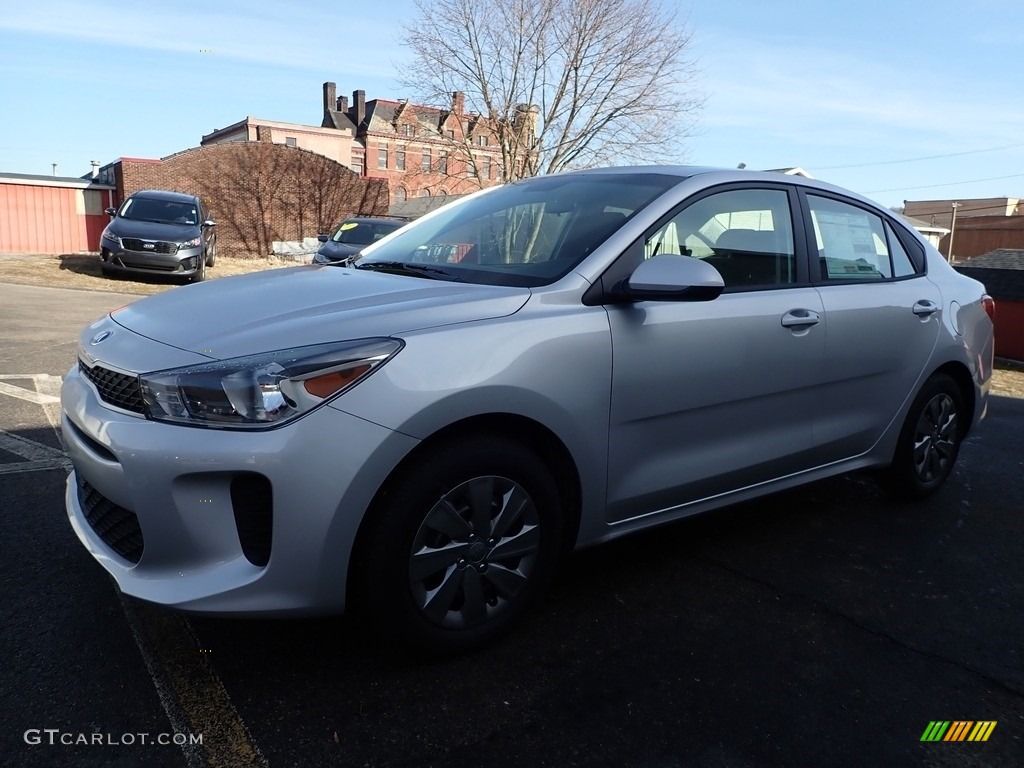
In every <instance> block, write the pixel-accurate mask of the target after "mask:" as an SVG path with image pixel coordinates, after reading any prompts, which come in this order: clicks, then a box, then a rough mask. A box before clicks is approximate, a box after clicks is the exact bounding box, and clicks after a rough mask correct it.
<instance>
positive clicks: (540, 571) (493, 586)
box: [353, 437, 564, 656]
mask: <svg viewBox="0 0 1024 768" xmlns="http://www.w3.org/2000/svg"><path fill="white" fill-rule="evenodd" d="M370 514H371V515H372V518H370V519H368V520H367V526H368V528H367V529H366V531H365V532H364V535H361V537H360V546H359V551H358V552H357V556H356V560H355V566H354V571H355V572H354V573H353V578H354V579H355V585H356V594H355V595H354V596H355V597H356V599H357V603H356V606H357V608H358V609H359V611H360V612H361V613H363V614H364V615H365V616H366V617H367V618H369V619H370V620H371V622H372V623H373V629H375V630H376V631H377V632H378V634H381V635H382V636H383V639H384V640H385V641H387V642H389V643H392V644H398V645H400V646H403V647H405V648H406V649H408V650H412V651H414V652H417V653H425V654H428V655H431V656H450V655H454V654H459V653H465V652H468V651H471V650H475V649H477V648H480V647H482V646H484V645H486V644H487V643H489V642H491V641H493V640H494V639H496V638H497V637H498V636H500V635H501V634H502V633H504V632H505V631H506V630H507V629H508V628H509V626H510V625H511V624H512V623H513V622H515V621H516V620H517V619H518V618H519V617H520V616H521V615H522V614H523V613H524V612H525V611H526V610H527V609H528V608H529V606H530V605H531V604H532V603H534V602H535V600H536V599H537V597H538V596H539V595H540V593H541V592H542V591H543V589H544V588H545V587H546V585H547V583H548V582H549V581H550V578H551V574H552V572H553V571H554V568H555V565H556V562H557V560H558V557H559V554H560V552H561V548H562V538H563V530H564V528H563V515H562V510H561V501H560V496H559V493H558V488H557V486H556V484H555V481H554V478H553V477H552V475H551V472H550V471H549V470H548V468H547V467H546V466H545V465H544V463H543V462H542V461H541V459H540V458H539V457H537V456H536V455H535V454H534V453H533V452H532V451H531V450H530V449H529V448H527V447H526V446H524V445H522V444H520V443H518V442H515V441H512V440H507V439H504V438H495V437H486V438H485V437H469V438H465V439H462V440H459V441H452V442H445V443H443V444H439V445H436V446H433V447H432V450H431V451H430V453H429V454H427V455H424V456H422V457H421V458H420V459H418V460H416V461H414V463H413V464H412V465H411V466H409V467H408V468H406V469H404V470H403V471H402V472H401V474H400V475H399V476H398V477H396V478H393V480H392V481H391V482H389V483H388V484H387V486H386V487H385V490H384V491H382V494H381V497H380V498H379V499H378V501H377V503H375V504H374V506H373V508H372V510H371V512H370ZM485 529H486V530H485Z"/></svg>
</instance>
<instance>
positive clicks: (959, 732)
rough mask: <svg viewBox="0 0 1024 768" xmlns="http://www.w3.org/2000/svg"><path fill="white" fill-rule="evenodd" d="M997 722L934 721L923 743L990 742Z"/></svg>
mask: <svg viewBox="0 0 1024 768" xmlns="http://www.w3.org/2000/svg"><path fill="white" fill-rule="evenodd" d="M997 722H998V721H996V720H978V721H974V720H952V721H950V720H932V721H931V722H930V723H928V727H927V728H925V729H924V733H923V734H921V741H988V737H989V736H991V735H992V731H994V730H995V729H996V723H997Z"/></svg>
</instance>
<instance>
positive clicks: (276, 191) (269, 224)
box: [99, 129, 388, 256]
mask: <svg viewBox="0 0 1024 768" xmlns="http://www.w3.org/2000/svg"><path fill="white" fill-rule="evenodd" d="M258 134H259V135H258V137H257V139H258V140H257V141H255V142H251V143H250V142H227V143H223V144H210V145H207V146H201V147H194V148H192V149H187V150H185V151H183V152H178V153H176V154H174V155H170V156H168V157H165V158H163V159H160V160H150V159H141V158H129V157H123V158H120V159H118V160H116V161H114V162H113V163H110V164H109V165H107V166H105V167H103V168H102V169H100V171H99V178H100V179H102V180H104V181H109V182H110V183H111V184H112V185H113V186H114V187H115V189H116V195H115V197H116V200H117V202H120V201H121V200H123V199H124V198H125V197H127V196H128V195H131V194H132V193H134V192H137V191H139V190H141V189H168V190H174V191H178V192H188V193H191V194H195V195H199V196H200V197H202V198H203V200H204V201H205V202H206V205H207V207H208V208H209V210H210V214H211V216H212V217H213V218H214V220H215V221H216V222H217V227H218V232H217V244H218V245H217V247H218V252H219V253H221V254H226V255H231V254H234V255H253V256H263V255H266V254H268V253H270V250H271V243H273V241H275V240H301V239H303V238H304V237H315V236H316V235H317V234H319V233H321V232H329V231H330V230H332V229H333V228H334V226H335V225H336V224H337V223H338V222H339V221H341V220H342V219H344V218H346V217H348V216H357V215H370V216H382V215H385V214H386V213H387V208H388V190H387V182H386V181H384V180H379V179H367V178H363V177H360V176H359V175H357V174H356V173H354V172H353V171H352V170H351V169H349V168H347V167H346V166H344V165H341V164H340V163H338V162H337V161H335V160H332V159H329V158H327V157H324V156H323V155H320V154H317V153H315V152H312V151H310V150H305V149H299V148H296V147H291V146H288V145H287V144H285V143H275V142H274V141H272V140H271V134H270V132H269V131H267V130H263V129H260V130H259V131H258Z"/></svg>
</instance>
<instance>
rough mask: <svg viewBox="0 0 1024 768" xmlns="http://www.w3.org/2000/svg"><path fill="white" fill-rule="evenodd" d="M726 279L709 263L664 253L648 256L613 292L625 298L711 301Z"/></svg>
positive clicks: (723, 285)
mask: <svg viewBox="0 0 1024 768" xmlns="http://www.w3.org/2000/svg"><path fill="white" fill-rule="evenodd" d="M724 288H725V281H724V280H723V279H722V276H721V275H720V274H719V272H718V270H717V269H715V268H714V267H713V266H711V265H710V264H708V263H706V262H703V261H701V260H700V259H693V258H690V257H689V256H675V255H671V254H665V255H662V256H653V257H651V258H650V259H646V260H645V261H644V262H643V263H642V264H640V266H638V267H637V268H636V269H634V270H633V274H631V275H630V276H629V277H627V278H626V279H625V280H623V281H622V282H621V283H620V284H619V285H618V286H617V287H616V289H615V290H614V291H613V293H614V295H615V297H616V298H621V299H623V300H625V301H711V300H712V299H717V298H718V296H719V295H720V294H721V293H722V290H723V289H724Z"/></svg>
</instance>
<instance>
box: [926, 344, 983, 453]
mask: <svg viewBox="0 0 1024 768" xmlns="http://www.w3.org/2000/svg"><path fill="white" fill-rule="evenodd" d="M937 374H945V375H947V376H949V378H951V379H952V380H953V383H954V384H956V386H957V389H958V390H960V397H961V399H962V401H963V404H964V409H965V411H966V413H967V414H968V415H969V418H966V419H961V420H960V439H961V440H962V439H964V438H965V437H967V434H968V432H970V430H971V426H972V425H973V424H974V420H975V409H976V408H977V401H978V397H977V393H976V392H975V387H974V378H973V377H972V376H971V372H970V371H969V370H968V368H967V366H966V365H964V364H963V363H961V362H957V361H955V360H951V361H949V362H947V363H944V364H942V365H940V366H939V367H938V368H936V369H935V370H934V371H932V373H931V376H929V377H928V378H927V379H925V381H929V380H930V379H932V378H933V377H934V376H936V375H937ZM922 386H923V385H922Z"/></svg>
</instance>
